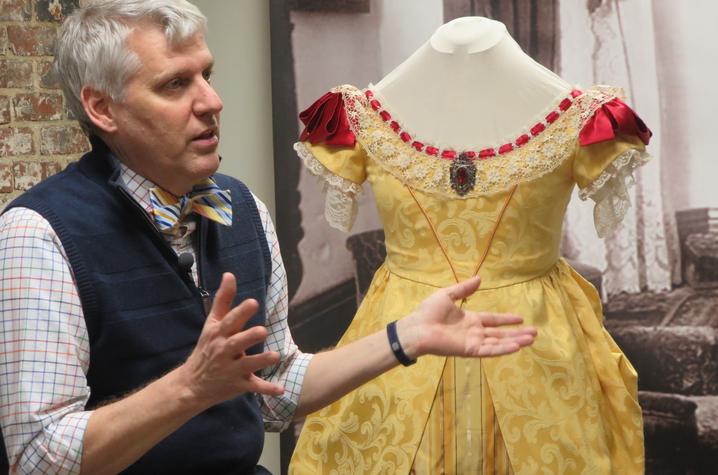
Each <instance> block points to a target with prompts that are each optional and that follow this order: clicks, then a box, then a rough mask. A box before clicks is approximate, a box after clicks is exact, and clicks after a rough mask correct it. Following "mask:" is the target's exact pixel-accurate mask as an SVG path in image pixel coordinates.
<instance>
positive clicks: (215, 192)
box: [150, 178, 232, 231]
mask: <svg viewBox="0 0 718 475" xmlns="http://www.w3.org/2000/svg"><path fill="white" fill-rule="evenodd" d="M150 202H151V203H152V214H153V216H154V218H155V223H156V224H157V227H158V228H159V229H160V231H172V230H174V229H175V228H176V227H177V225H178V224H179V223H180V222H181V221H182V219H183V218H184V217H185V216H187V215H188V214H190V213H192V212H195V213H197V214H199V215H202V216H204V217H205V218H207V219H211V220H212V221H216V222H218V223H220V224H224V225H225V226H231V225H232V200H231V198H230V194H229V190H221V189H220V188H219V186H217V183H215V182H214V180H212V179H211V178H207V179H206V180H205V181H203V182H202V183H200V184H199V185H195V187H194V188H192V191H190V192H189V193H188V194H186V195H183V196H180V197H179V198H178V197H176V196H175V195H173V194H172V193H170V192H168V191H165V190H163V189H162V188H152V189H151V190H150Z"/></svg>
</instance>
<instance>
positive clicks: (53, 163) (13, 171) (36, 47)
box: [0, 0, 88, 208]
mask: <svg viewBox="0 0 718 475" xmlns="http://www.w3.org/2000/svg"><path fill="white" fill-rule="evenodd" d="M77 3H78V2H77V1H76V0H75V1H60V2H50V1H48V0H44V1H43V0H39V1H30V0H3V1H2V2H0V208H2V207H3V206H4V205H5V204H7V203H8V201H10V200H11V199H13V198H14V197H15V196H17V195H19V194H20V193H22V192H23V191H24V190H27V189H28V188H30V187H31V186H33V185H34V184H36V183H38V182H39V181H40V180H42V179H44V178H47V177H48V176H50V175H52V174H54V173H57V172H58V171H60V170H61V169H62V168H64V167H65V166H66V165H67V164H68V163H69V162H70V161H73V160H75V159H77V158H78V157H79V156H80V155H81V154H82V153H83V152H84V151H85V150H87V148H88V143H87V140H86V139H85V136H84V135H83V133H82V131H81V129H80V128H79V126H78V125H77V123H76V122H75V121H73V120H71V118H70V117H69V116H68V112H67V111H66V110H65V107H64V98H63V97H62V93H61V92H60V90H59V89H58V85H57V83H56V82H55V81H54V80H53V78H52V77H51V75H50V74H49V71H50V65H51V64H52V51H53V47H54V42H55V37H56V35H57V28H58V25H59V23H60V21H61V20H62V18H63V14H66V13H67V12H68V11H72V9H73V8H76V7H77Z"/></svg>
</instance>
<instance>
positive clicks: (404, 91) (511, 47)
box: [372, 17, 571, 149]
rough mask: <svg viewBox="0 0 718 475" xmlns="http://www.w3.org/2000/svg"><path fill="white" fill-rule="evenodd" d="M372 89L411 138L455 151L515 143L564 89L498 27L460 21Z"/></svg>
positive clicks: (482, 20)
mask: <svg viewBox="0 0 718 475" xmlns="http://www.w3.org/2000/svg"><path fill="white" fill-rule="evenodd" d="M372 89H373V90H374V92H375V93H376V94H377V96H378V97H379V98H380V99H382V100H383V104H384V106H385V107H386V108H387V109H388V110H390V111H391V113H392V115H393V116H394V117H395V118H397V119H398V120H399V121H400V122H401V123H402V124H403V126H404V127H405V128H406V129H409V130H411V131H412V133H413V134H414V135H415V136H417V137H419V138H421V139H422V140H426V141H428V142H432V143H436V144H441V145H445V146H452V147H455V148H459V149H461V148H470V147H475V146H479V145H485V144H496V143H501V142H503V141H506V140H510V139H513V138H515V136H516V135H517V134H519V132H521V131H522V129H525V128H526V127H528V126H530V125H532V124H533V123H534V122H535V120H536V119H537V118H539V117H540V115H541V114H542V113H544V111H547V109H548V108H550V107H551V106H553V105H555V104H556V103H557V102H558V101H560V99H561V98H562V97H564V96H566V95H568V94H569V92H570V91H571V85H570V84H568V83H567V82H566V81H564V80H563V79H561V78H560V77H558V76H557V75H556V74H554V73H553V72H551V71H549V70H548V69H546V68H545V67H543V66H541V65H540V64H538V63H537V62H536V61H534V60H533V59H531V58H530V57H529V56H528V55H526V54H525V53H524V52H523V51H522V50H521V48H520V47H519V45H518V44H517V43H516V42H515V41H514V40H513V38H511V36H509V34H508V32H507V31H506V27H505V26H504V25H503V24H502V23H500V22H497V21H494V20H489V19H486V18H481V17H466V18H459V19H457V20H453V21H452V22H449V23H447V24H445V25H442V26H441V27H440V28H439V29H438V30H437V31H436V32H435V33H434V35H432V37H431V39H430V40H429V41H428V42H426V43H425V44H424V45H423V46H422V47H420V48H419V49H418V50H417V51H416V52H415V53H414V54H413V55H412V56H411V57H409V58H408V59H407V60H406V61H404V62H403V63H402V64H400V65H399V66H398V67H397V68H396V69H394V70H393V71H392V72H390V73H389V74H388V75H387V76H385V77H384V78H383V79H382V80H381V81H379V82H378V83H377V84H376V85H375V86H373V87H372Z"/></svg>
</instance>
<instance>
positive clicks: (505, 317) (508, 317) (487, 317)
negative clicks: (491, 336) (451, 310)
mask: <svg viewBox="0 0 718 475" xmlns="http://www.w3.org/2000/svg"><path fill="white" fill-rule="evenodd" d="M467 315H472V316H475V318H477V319H478V320H479V321H480V322H481V325H482V326H484V327H500V326H504V325H518V324H520V323H523V322H524V319H523V318H522V317H521V316H519V315H515V314H512V313H488V312H467Z"/></svg>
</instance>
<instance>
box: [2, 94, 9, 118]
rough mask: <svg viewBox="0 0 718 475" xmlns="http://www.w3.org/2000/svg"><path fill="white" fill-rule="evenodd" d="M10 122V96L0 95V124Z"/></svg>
mask: <svg viewBox="0 0 718 475" xmlns="http://www.w3.org/2000/svg"><path fill="white" fill-rule="evenodd" d="M8 122H10V98H9V97H7V96H0V124H7V123H8Z"/></svg>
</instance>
